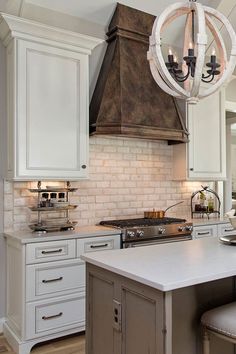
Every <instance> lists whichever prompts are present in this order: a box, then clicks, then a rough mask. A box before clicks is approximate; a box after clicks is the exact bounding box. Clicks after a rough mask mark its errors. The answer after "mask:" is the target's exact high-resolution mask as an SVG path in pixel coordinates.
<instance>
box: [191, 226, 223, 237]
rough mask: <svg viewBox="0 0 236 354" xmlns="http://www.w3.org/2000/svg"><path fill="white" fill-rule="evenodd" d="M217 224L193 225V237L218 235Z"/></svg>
mask: <svg viewBox="0 0 236 354" xmlns="http://www.w3.org/2000/svg"><path fill="white" fill-rule="evenodd" d="M217 235H218V231H217V225H204V226H194V227H193V233H192V236H193V238H202V237H209V236H215V237H217Z"/></svg>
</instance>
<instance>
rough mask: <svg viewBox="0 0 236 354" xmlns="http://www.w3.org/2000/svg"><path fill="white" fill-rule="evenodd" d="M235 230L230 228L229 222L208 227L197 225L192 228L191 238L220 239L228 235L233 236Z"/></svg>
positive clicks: (235, 232)
mask: <svg viewBox="0 0 236 354" xmlns="http://www.w3.org/2000/svg"><path fill="white" fill-rule="evenodd" d="M235 234H236V230H235V229H234V228H233V227H232V225H231V223H230V222H225V223H219V224H209V225H207V224H206V225H199V226H194V227H193V233H192V236H193V238H194V239H195V238H202V237H209V236H214V237H221V236H228V235H235Z"/></svg>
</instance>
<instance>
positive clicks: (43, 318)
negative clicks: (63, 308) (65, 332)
mask: <svg viewBox="0 0 236 354" xmlns="http://www.w3.org/2000/svg"><path fill="white" fill-rule="evenodd" d="M62 315H63V312H59V313H58V314H57V315H52V316H43V317H42V320H45V321H46V320H51V319H52V318H57V317H61V316H62Z"/></svg>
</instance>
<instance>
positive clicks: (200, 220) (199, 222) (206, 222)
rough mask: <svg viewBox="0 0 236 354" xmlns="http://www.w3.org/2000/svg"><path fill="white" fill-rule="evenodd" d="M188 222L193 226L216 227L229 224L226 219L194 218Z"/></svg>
mask: <svg viewBox="0 0 236 354" xmlns="http://www.w3.org/2000/svg"><path fill="white" fill-rule="evenodd" d="M188 221H189V222H192V223H193V226H204V225H217V224H227V223H230V221H229V219H228V218H209V219H207V218H198V219H197V218H196V219H190V220H188Z"/></svg>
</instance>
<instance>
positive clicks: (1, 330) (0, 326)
mask: <svg viewBox="0 0 236 354" xmlns="http://www.w3.org/2000/svg"><path fill="white" fill-rule="evenodd" d="M4 322H5V318H4V317H3V318H0V333H2V332H3V323H4Z"/></svg>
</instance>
